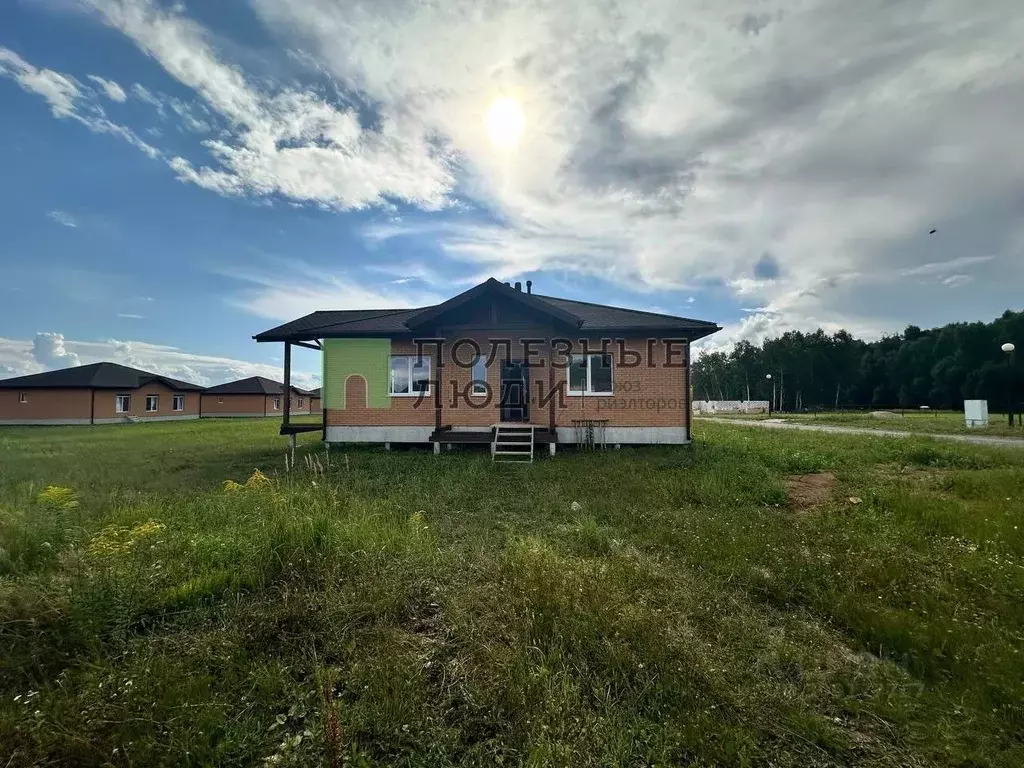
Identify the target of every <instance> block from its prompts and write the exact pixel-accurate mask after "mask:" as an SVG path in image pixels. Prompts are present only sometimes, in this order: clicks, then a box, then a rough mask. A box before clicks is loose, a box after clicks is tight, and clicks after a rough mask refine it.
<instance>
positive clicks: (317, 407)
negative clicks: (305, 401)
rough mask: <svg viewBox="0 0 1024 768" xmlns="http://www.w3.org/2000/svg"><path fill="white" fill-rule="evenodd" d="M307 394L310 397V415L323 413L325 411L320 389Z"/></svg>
mask: <svg viewBox="0 0 1024 768" xmlns="http://www.w3.org/2000/svg"><path fill="white" fill-rule="evenodd" d="M306 394H307V395H309V412H310V414H313V415H315V414H318V413H321V412H322V410H323V405H322V403H323V401H322V399H321V396H320V387H317V388H316V389H311V390H309V391H308V392H306Z"/></svg>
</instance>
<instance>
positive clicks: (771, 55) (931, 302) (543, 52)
mask: <svg viewBox="0 0 1024 768" xmlns="http://www.w3.org/2000/svg"><path fill="white" fill-rule="evenodd" d="M84 1H85V2H87V3H88V4H89V5H91V6H92V8H93V9H94V10H95V11H96V13H97V15H98V17H99V18H101V19H102V20H103V21H104V22H105V23H107V24H109V25H110V26H112V27H114V28H116V29H119V30H121V31H122V32H123V33H124V34H125V35H127V36H128V37H129V38H130V39H131V40H132V41H134V43H135V44H136V45H137V46H138V47H139V48H140V49H141V50H142V51H144V52H145V53H146V54H147V55H149V56H150V57H152V58H153V59H154V60H155V61H156V62H158V63H159V64H160V65H161V66H162V67H163V68H164V69H165V70H166V72H167V73H168V74H169V75H170V76H171V77H173V78H175V79H176V80H177V81H178V83H179V84H181V85H183V86H185V87H186V88H188V89H191V91H192V92H193V93H194V99H195V100H194V101H188V100H183V101H181V104H187V105H188V107H187V108H186V109H182V110H175V109H174V106H173V104H172V103H171V102H170V101H169V97H166V96H164V95H163V94H155V93H154V92H152V91H150V90H148V89H146V88H145V87H144V86H142V85H139V84H136V85H135V86H133V87H132V89H131V92H132V95H133V97H137V98H139V99H140V100H143V101H146V102H148V103H151V104H153V105H154V106H155V107H156V108H157V109H158V110H159V111H160V113H161V114H162V115H164V116H165V117H166V119H167V120H168V121H175V122H176V123H178V125H179V126H182V127H184V128H185V129H188V127H189V126H190V125H191V126H192V130H197V131H198V130H200V129H199V128H198V123H202V124H203V125H210V126H214V127H215V130H216V131H217V133H216V134H215V136H214V137H212V138H210V139H208V140H207V141H206V142H204V143H203V145H202V150H200V151H202V152H204V153H205V154H204V155H200V154H196V155H191V154H189V155H187V156H184V155H186V154H187V153H185V152H184V151H181V150H176V152H177V154H178V155H182V156H174V154H173V153H170V154H169V155H168V158H167V160H168V162H169V165H170V168H171V170H172V171H173V172H174V173H175V174H176V175H177V176H178V178H180V179H181V180H182V181H184V182H186V183H190V184H195V185H198V186H201V187H204V188H206V189H209V190H211V191H214V192H216V193H218V194H222V195H237V196H241V195H245V196H255V197H270V198H271V199H273V197H275V196H278V195H280V196H284V197H286V198H288V199H289V201H290V202H295V201H298V202H300V203H311V204H314V205H318V206H322V207H328V208H334V209H357V208H366V207H372V206H377V207H381V208H384V209H385V210H386V211H387V213H388V214H389V215H390V214H394V213H396V211H395V210H394V206H393V203H394V202H395V201H402V202H405V203H408V204H410V205H411V206H415V207H419V208H423V209H428V210H432V211H433V210H438V209H447V208H452V209H456V208H457V210H458V211H459V213H460V215H458V216H455V215H451V214H454V211H448V210H446V215H445V216H441V217H435V220H434V221H432V222H429V223H427V224H425V225H424V224H417V225H403V223H402V222H401V221H392V222H389V223H388V224H386V225H379V227H378V230H379V231H378V232H377V233H376V234H377V235H378V236H379V242H381V243H383V242H386V241H387V240H388V239H390V238H392V237H402V236H410V237H416V238H418V239H420V240H421V241H422V240H427V241H430V245H431V246H432V248H431V250H437V251H439V252H440V253H442V254H443V255H444V256H445V257H446V258H448V259H450V260H455V261H458V262H460V263H462V264H463V265H464V266H463V270H462V274H463V275H464V277H465V279H467V280H468V279H479V278H482V277H485V276H488V275H492V274H493V275H494V276H497V277H499V278H502V279H509V278H512V277H515V276H518V275H519V274H521V273H523V272H526V271H545V270H546V271H548V272H553V271H559V272H566V273H575V274H582V275H585V276H591V277H596V278H601V279H604V280H608V281H613V282H615V283H616V284H618V285H620V286H624V287H627V288H631V289H634V290H637V291H643V290H649V289H650V288H652V287H657V288H659V289H662V290H673V289H674V290H678V291H682V290H684V289H685V290H686V292H687V293H691V292H693V291H695V290H697V287H698V286H700V289H701V290H704V289H705V288H707V287H708V286H711V287H712V290H720V293H721V296H719V297H718V298H725V299H735V298H736V297H738V296H739V297H742V298H743V299H744V303H747V302H748V301H749V304H748V305H749V306H758V307H762V308H764V309H765V312H767V313H769V314H765V313H764V312H762V313H752V315H751V316H749V317H746V318H744V319H743V320H742V321H741V323H738V324H737V326H736V327H732V326H730V329H731V331H730V332H733V331H734V332H735V333H747V334H754V335H756V334H758V333H760V332H761V329H763V328H766V327H778V328H781V327H783V326H782V325H780V323H782V322H784V321H785V322H790V323H792V324H793V325H794V326H795V327H799V328H809V327H812V324H815V323H821V324H823V325H825V327H835V326H837V325H840V324H841V325H844V326H847V327H848V328H850V329H851V330H854V329H865V332H876V333H877V332H878V330H880V329H887V328H888V329H892V328H893V327H898V326H899V325H901V324H904V323H906V322H909V321H913V322H917V323H921V324H924V323H927V322H945V321H948V320H952V319H957V318H962V317H967V316H970V317H979V318H980V317H986V316H987V317H991V316H992V315H994V314H997V313H998V312H999V311H1001V310H1002V309H1003V308H1005V307H1006V306H1016V305H1018V304H1019V295H1018V293H1017V292H1015V286H1018V285H1019V284H1020V281H1021V280H1022V279H1024V229H1022V228H1021V225H1020V224H1019V220H1020V217H1019V207H1020V200H1021V199H1024V154H1022V153H1021V152H1020V139H1019V136H1020V125H1022V124H1024V59H1022V58H1021V57H1020V55H1019V51H1020V43H1019V41H1020V40H1021V39H1024V16H1021V14H1020V13H1019V12H1018V9H1017V4H1016V3H1015V2H1013V0H992V2H989V3H985V4H983V5H982V7H980V8H968V7H966V6H965V5H964V4H963V3H962V2H959V1H958V0H934V1H933V2H929V3H923V2H920V3H919V2H909V3H903V4H897V5H896V6H893V4H891V3H889V2H888V1H887V0H866V3H860V4H850V3H841V2H839V1H838V0H764V2H762V3H760V4H759V7H758V12H757V13H756V14H751V13H750V9H749V3H747V2H740V0H723V2H720V3H714V4H703V5H699V6H693V5H692V4H680V3H678V2H675V1H674V0H649V1H648V2H644V3H635V2H628V1H627V0H608V2H606V3H603V4H598V5H595V4H594V3H591V2H587V0H565V1H564V2H560V3H530V2H527V3H522V2H516V1H515V0H495V1H494V2H491V3H488V4H487V8H486V11H485V12H484V11H481V10H480V5H479V3H477V2H475V0H442V1H440V2H431V3H419V2H413V1H412V0H394V1H393V2H389V3H382V2H351V3H338V2H336V1H335V0H304V1H303V2H297V1H292V0H250V3H249V6H250V7H252V8H253V9H255V12H256V14H257V16H258V17H259V19H260V20H261V21H262V22H263V23H264V25H265V26H266V28H267V30H268V31H269V32H270V34H272V35H275V36H277V39H278V41H279V43H280V47H281V48H282V49H286V50H287V51H292V52H295V53H294V54H293V55H291V56H282V57H281V58H282V59H287V69H286V70H285V69H284V68H283V67H282V68H281V69H277V68H275V66H274V64H275V63H274V62H271V63H268V65H267V66H266V67H259V68H257V66H254V65H252V64H251V63H250V62H251V61H252V60H253V59H252V58H249V57H246V56H245V55H242V54H239V55H235V56H231V55H230V53H232V52H235V51H239V50H244V49H241V48H240V46H239V44H238V42H237V41H222V40H221V39H220V38H217V37H216V36H215V35H214V34H212V33H211V32H210V31H208V30H206V29H204V28H203V27H202V26H201V25H200V24H199V23H198V22H197V21H195V20H194V19H191V18H189V17H188V16H187V15H186V13H187V11H186V10H185V6H184V5H182V4H174V5H173V6H170V5H168V4H157V3H154V2H150V1H149V0H84ZM264 52H265V49H261V54H262V53H264ZM276 63H278V64H279V63H280V62H276ZM243 66H245V67H248V70H249V71H246V69H243ZM297 66H307V67H309V69H308V70H307V71H306V72H305V73H302V72H299V73H298V74H296V67H297ZM282 70H283V71H287V73H288V79H287V81H284V80H283V78H278V81H277V82H275V80H274V73H276V72H280V71H282ZM0 73H2V74H6V75H7V76H10V77H12V78H14V79H15V80H16V81H17V82H19V84H21V86H22V87H23V88H25V89H26V90H30V91H33V92H35V93H38V94H40V95H41V96H42V97H43V98H45V99H46V100H47V102H48V103H49V104H50V107H51V110H52V111H53V113H54V114H55V115H57V116H58V117H69V116H72V117H76V119H83V121H84V120H85V119H96V118H95V116H96V114H97V113H95V112H87V111H86V110H85V106H83V105H84V104H85V100H86V97H85V96H83V95H82V92H81V89H80V88H79V87H78V85H77V81H75V80H74V79H73V78H71V77H70V76H68V75H63V74H61V73H57V72H53V71H51V70H38V69H35V68H34V67H32V66H31V65H28V64H27V63H26V62H24V61H23V60H21V59H20V58H19V57H17V55H16V54H12V53H11V52H7V55H6V57H5V58H0ZM303 74H308V75H309V81H310V82H315V83H316V84H315V85H310V84H308V83H307V84H303V83H302V82H301V79H302V75H303ZM335 93H336V94H341V95H338V96H336V97H335V96H333V95H329V94H335ZM510 96H511V97H513V98H516V99H518V100H519V102H520V103H521V105H522V109H523V113H524V115H525V128H524V132H523V135H522V137H521V140H520V142H519V145H518V146H517V147H516V148H514V149H512V150H501V149H499V148H497V147H495V146H494V145H493V144H492V142H491V141H490V139H489V138H488V135H487V132H486V130H485V116H486V114H487V111H488V108H489V107H490V105H491V104H492V103H493V102H494V100H495V99H498V98H502V97H510ZM351 104H357V105H359V106H358V109H357V108H356V107H354V106H349V105H351ZM200 107H201V108H203V109H205V110H207V112H200V111H199V109H200ZM90 108H91V107H90ZM190 119H191V120H194V121H198V123H192V122H190ZM86 124H87V125H90V123H88V122H87V123H86ZM94 124H95V123H94ZM100 125H108V127H107V128H106V130H109V131H110V132H116V130H115V128H120V127H119V126H117V127H109V125H110V124H109V121H107V124H103V123H100ZM93 129H94V130H98V129H97V128H93ZM121 130H127V129H123V128H122V129H121ZM122 135H124V134H122ZM130 135H132V136H133V135H134V134H130ZM126 138H127V137H126ZM129 140H131V139H129ZM197 149H198V148H197ZM201 157H202V158H204V159H200V158H201ZM453 198H456V199H455V200H453ZM470 203H471V205H470ZM463 206H465V207H463ZM467 208H472V210H473V211H474V213H475V212H477V211H480V210H483V211H487V212H489V213H492V214H493V217H492V219H491V220H492V222H493V223H489V224H483V223H480V219H479V217H476V218H471V217H469V216H462V215H461V213H462V212H464V211H465V210H466V209H467ZM402 213H403V214H404V213H405V212H404V211H403V212H402ZM438 219H443V221H438ZM466 222H473V223H466ZM373 229H374V228H373V227H371V231H372V230H373ZM932 230H937V232H936V234H934V235H929V234H928V233H929V232H930V231H932ZM371 236H372V235H371ZM978 253H983V254H986V256H982V257H979V256H976V255H974V254H978ZM766 257H768V260H769V261H770V263H771V264H772V265H773V267H772V269H771V270H769V271H767V272H766V271H765V270H764V269H758V267H757V265H758V264H762V263H764V262H765V259H766ZM439 271H440V270H439ZM451 271H452V270H451V269H445V270H443V272H445V273H450V272H451ZM408 277H410V275H407V274H402V275H396V276H395V278H396V279H400V280H401V279H406V278H408ZM248 283H249V284H250V286H251V287H253V294H252V295H250V296H249V297H248V298H247V299H245V300H244V302H245V303H246V306H247V307H248V308H249V309H251V310H252V311H257V312H259V313H260V314H263V315H267V316H271V315H273V316H275V317H287V316H290V315H294V314H296V313H295V312H292V311H291V310H293V309H297V308H299V307H301V306H306V305H308V302H309V301H312V300H316V301H318V302H321V301H322V302H324V303H323V304H321V305H320V307H317V308H322V307H323V306H330V304H327V303H326V302H327V301H328V300H330V298H331V296H332V295H333V296H338V297H341V298H343V299H345V300H349V299H351V300H353V301H357V302H358V301H359V300H360V296H364V297H365V296H366V295H367V291H366V290H362V289H360V290H359V291H357V295H353V296H349V295H348V294H347V293H346V292H345V291H346V288H345V286H344V285H343V284H340V285H338V286H328V289H327V290H326V291H323V292H320V291H319V289H311V290H310V291H307V292H304V293H303V294H302V296H300V297H299V298H298V299H294V298H289V297H288V296H285V295H284V293H285V292H284V291H281V290H279V289H278V288H277V287H275V286H270V285H263V284H261V283H259V282H254V281H252V280H249V281H248ZM950 287H957V289H958V290H957V292H956V298H957V301H956V303H955V304H954V303H953V302H950V301H948V297H949V296H950V294H949V292H948V290H947V289H948V288H950ZM937 292H941V293H937ZM447 293H450V291H448V292H447ZM684 295H685V294H684ZM701 295H702V298H703V296H704V294H701ZM379 298H382V299H390V298H391V297H390V296H388V295H386V294H385V295H382V296H380V297H379ZM274 301H280V302H281V306H282V307H287V308H288V310H287V311H286V310H285V309H274V307H273V306H272V302H274ZM289 301H291V303H288V302H289ZM338 305H339V304H335V306H338ZM783 319H784V320H783ZM721 336H722V337H725V336H726V334H724V333H723V334H721Z"/></svg>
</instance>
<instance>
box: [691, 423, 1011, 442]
mask: <svg viewBox="0 0 1024 768" xmlns="http://www.w3.org/2000/svg"><path fill="white" fill-rule="evenodd" d="M697 418H702V417H697ZM705 420H706V421H714V422H716V423H718V424H740V425H742V426H745V427H764V428H765V429H802V430H806V431H808V432H833V433H835V434H839V435H884V436H885V437H933V438H935V439H936V440H952V441H953V442H956V443H971V444H973V445H996V446H1002V447H1010V448H1024V440H1021V439H1019V438H1016V437H988V436H986V435H956V434H943V433H940V432H904V431H902V430H897V429H868V428H867V427H836V426H833V425H830V424H795V423H793V422H791V421H783V420H781V419H759V420H755V419H716V418H714V417H710V418H705Z"/></svg>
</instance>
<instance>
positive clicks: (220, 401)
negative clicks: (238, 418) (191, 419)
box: [217, 397, 224, 405]
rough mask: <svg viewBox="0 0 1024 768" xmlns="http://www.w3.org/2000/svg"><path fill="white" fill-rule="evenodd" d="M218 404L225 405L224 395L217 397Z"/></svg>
mask: <svg viewBox="0 0 1024 768" xmlns="http://www.w3.org/2000/svg"><path fill="white" fill-rule="evenodd" d="M217 405H224V398H223V397H218V398H217Z"/></svg>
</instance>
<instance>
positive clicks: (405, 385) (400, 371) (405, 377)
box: [391, 357, 410, 395]
mask: <svg viewBox="0 0 1024 768" xmlns="http://www.w3.org/2000/svg"><path fill="white" fill-rule="evenodd" d="M409 392H410V387H409V358H407V357H392V358H391V394H393V395H407V394H409Z"/></svg>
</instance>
